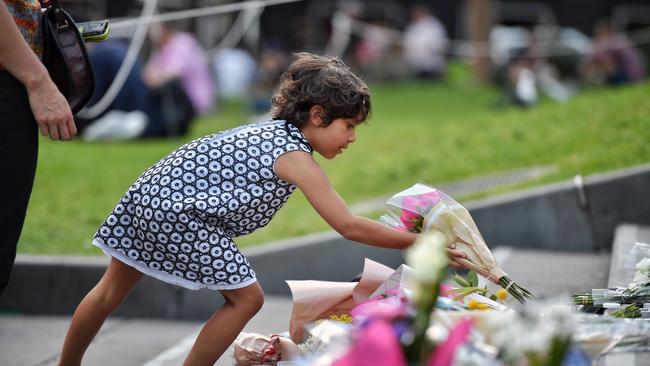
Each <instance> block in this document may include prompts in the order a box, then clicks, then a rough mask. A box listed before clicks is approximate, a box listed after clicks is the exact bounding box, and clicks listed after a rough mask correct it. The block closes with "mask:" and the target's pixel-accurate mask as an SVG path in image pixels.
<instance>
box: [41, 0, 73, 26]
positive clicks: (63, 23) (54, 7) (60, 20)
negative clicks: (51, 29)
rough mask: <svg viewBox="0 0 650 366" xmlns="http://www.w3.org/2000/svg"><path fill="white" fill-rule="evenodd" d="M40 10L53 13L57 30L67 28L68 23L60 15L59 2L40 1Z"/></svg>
mask: <svg viewBox="0 0 650 366" xmlns="http://www.w3.org/2000/svg"><path fill="white" fill-rule="evenodd" d="M41 8H42V9H50V8H51V9H50V10H51V11H53V12H54V17H55V18H56V25H57V27H58V28H59V29H63V28H67V27H68V25H69V24H68V21H67V20H66V19H65V16H64V15H63V14H62V13H61V6H59V0H43V1H41Z"/></svg>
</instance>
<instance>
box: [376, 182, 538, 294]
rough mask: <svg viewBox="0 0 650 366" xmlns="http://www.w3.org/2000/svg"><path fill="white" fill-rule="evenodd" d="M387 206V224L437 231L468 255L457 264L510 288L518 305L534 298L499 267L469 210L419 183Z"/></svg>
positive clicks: (420, 230) (439, 192) (445, 195)
mask: <svg viewBox="0 0 650 366" xmlns="http://www.w3.org/2000/svg"><path fill="white" fill-rule="evenodd" d="M386 205H387V212H386V214H385V215H383V216H382V217H381V220H382V221H383V222H384V223H386V224H388V225H389V226H392V227H394V228H396V229H398V230H403V231H409V232H414V233H425V232H431V231H438V232H440V233H442V234H443V235H445V237H446V238H447V243H448V245H449V246H452V245H453V246H455V247H456V249H457V250H460V251H463V252H464V253H465V254H467V259H462V258H454V260H455V261H456V262H458V263H460V264H462V265H463V266H465V267H466V268H468V269H470V270H472V271H475V272H476V273H478V274H479V275H481V276H483V277H484V278H487V279H488V280H490V281H492V282H493V283H495V284H497V285H500V286H501V287H503V288H505V289H507V290H508V292H509V293H510V294H511V295H512V296H513V297H514V298H515V299H517V300H518V301H519V302H522V303H523V302H525V300H526V299H527V298H531V297H534V296H533V294H532V293H530V291H528V290H526V289H525V288H522V287H521V286H519V285H517V284H516V283H515V282H513V281H512V280H511V279H510V278H509V277H508V275H507V274H506V273H505V272H504V271H503V270H502V269H501V268H500V267H499V266H498V265H497V262H496V260H495V259H494V256H493V255H492V252H491V251H490V249H489V248H488V246H487V244H486V243H485V240H484V239H483V237H482V236H481V234H480V231H479V230H478V227H477V226H476V223H475V222H474V220H473V219H472V216H471V215H470V214H469V211H467V209H466V208H465V207H463V206H462V205H460V204H459V203H458V202H456V201H454V200H453V199H452V198H451V197H449V196H448V195H447V194H445V193H444V192H442V191H440V190H437V189H435V188H433V187H430V186H428V185H426V184H422V183H417V184H415V185H414V186H412V187H411V188H408V189H406V190H404V191H402V192H399V193H397V194H396V195H394V196H393V197H391V198H390V199H389V200H388V201H387V202H386Z"/></svg>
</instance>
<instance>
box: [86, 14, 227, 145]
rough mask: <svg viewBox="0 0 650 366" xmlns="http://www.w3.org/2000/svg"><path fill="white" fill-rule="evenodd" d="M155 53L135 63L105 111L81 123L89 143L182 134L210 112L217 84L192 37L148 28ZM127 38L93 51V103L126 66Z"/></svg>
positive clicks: (165, 28) (168, 29) (163, 27)
mask: <svg viewBox="0 0 650 366" xmlns="http://www.w3.org/2000/svg"><path fill="white" fill-rule="evenodd" d="M149 35H150V41H151V42H152V45H153V47H154V49H155V50H154V52H153V53H152V55H151V57H150V58H149V60H148V61H147V63H146V64H145V65H144V66H142V63H141V62H140V61H139V60H136V61H135V63H134V64H133V67H132V68H131V70H130V72H129V74H128V77H127V79H126V81H125V83H124V85H123V86H122V88H121V89H120V91H119V92H118V93H117V95H116V96H115V98H114V100H113V101H112V102H111V103H110V104H109V106H108V108H107V110H106V111H104V112H102V113H101V114H100V115H99V116H97V117H95V118H92V119H90V120H83V119H78V122H79V124H80V125H81V126H83V132H82V136H83V138H84V139H86V140H126V139H135V138H157V137H175V136H183V135H185V134H186V133H187V131H188V129H189V127H190V124H191V122H192V120H193V119H194V118H195V117H196V116H198V115H201V114H204V113H207V112H208V111H211V110H212V109H213V107H214V102H215V86H214V80H213V77H212V74H211V72H210V69H209V64H208V58H207V55H206V53H205V51H204V50H203V49H202V48H201V46H200V45H199V44H198V42H197V41H196V40H195V38H194V36H192V35H191V34H189V33H185V32H178V31H176V30H175V29H174V28H173V26H171V25H169V24H165V23H159V24H154V25H152V26H151V29H150V33H149ZM128 48H129V45H128V42H127V40H123V39H113V40H109V41H105V42H102V43H99V44H96V45H94V46H93V47H91V48H90V52H89V56H90V62H91V64H92V65H93V70H94V73H95V79H96V85H95V95H94V96H93V98H92V100H91V101H90V103H89V105H91V106H92V105H94V104H95V103H97V102H98V101H99V100H101V98H102V97H103V96H104V94H106V92H107V90H108V89H109V87H110V86H111V84H112V83H113V82H114V80H115V77H116V76H117V73H118V71H119V69H120V66H121V65H122V63H123V62H124V59H125V57H126V54H127V51H128Z"/></svg>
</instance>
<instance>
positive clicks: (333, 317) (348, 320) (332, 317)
mask: <svg viewBox="0 0 650 366" xmlns="http://www.w3.org/2000/svg"><path fill="white" fill-rule="evenodd" d="M330 320H334V321H337V322H341V323H352V317H351V316H350V314H341V315H336V314H335V315H330Z"/></svg>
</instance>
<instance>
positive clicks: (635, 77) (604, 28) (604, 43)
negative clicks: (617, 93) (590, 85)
mask: <svg viewBox="0 0 650 366" xmlns="http://www.w3.org/2000/svg"><path fill="white" fill-rule="evenodd" d="M583 75H584V77H585V78H586V79H587V80H588V81H591V82H605V83H607V84H609V85H621V84H627V83H635V82H639V81H641V80H643V79H645V76H646V70H645V66H644V63H643V61H642V58H641V54H640V53H639V51H638V50H637V49H636V48H634V45H633V44H632V43H631V42H630V40H629V39H628V38H627V37H626V36H625V35H624V34H622V33H619V32H616V31H615V30H614V28H613V27H612V24H611V22H610V21H609V20H601V21H599V22H597V23H596V25H595V26H594V51H593V53H592V55H591V56H590V57H589V58H588V59H587V60H586V62H585V64H584V69H583Z"/></svg>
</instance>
